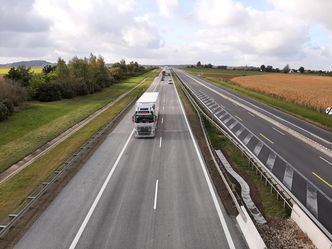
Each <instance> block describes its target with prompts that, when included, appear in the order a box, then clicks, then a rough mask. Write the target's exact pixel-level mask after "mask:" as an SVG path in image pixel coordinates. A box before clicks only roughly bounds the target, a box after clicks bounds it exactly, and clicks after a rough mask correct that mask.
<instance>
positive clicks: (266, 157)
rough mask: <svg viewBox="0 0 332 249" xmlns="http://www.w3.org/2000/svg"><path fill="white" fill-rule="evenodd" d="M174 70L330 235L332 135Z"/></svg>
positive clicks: (331, 219)
mask: <svg viewBox="0 0 332 249" xmlns="http://www.w3.org/2000/svg"><path fill="white" fill-rule="evenodd" d="M176 73H177V74H178V76H179V77H180V79H181V80H182V81H183V82H184V83H185V84H186V85H187V86H188V87H189V88H190V89H191V90H192V91H193V92H194V93H195V95H196V96H197V97H198V98H199V100H200V101H201V103H202V104H203V105H205V106H206V108H207V109H209V111H210V112H211V113H213V114H214V117H215V118H216V120H217V121H218V122H219V123H221V124H223V125H224V126H225V127H227V129H228V130H229V131H230V132H231V133H233V134H234V135H235V136H236V137H237V138H238V139H239V141H241V143H243V145H244V146H246V147H247V148H248V149H249V150H250V151H251V152H252V153H254V154H255V155H256V156H257V158H258V159H259V160H260V161H261V162H262V163H263V164H264V165H265V166H266V168H267V169H268V170H270V171H271V172H272V174H274V175H275V176H276V178H277V179H278V180H279V181H280V183H281V184H283V185H284V186H285V187H286V188H288V189H289V190H290V191H291V193H292V194H293V195H294V196H295V197H296V198H297V199H298V200H299V201H300V202H301V203H302V204H303V206H305V207H306V208H307V209H308V210H309V211H310V213H311V214H312V215H313V216H314V217H315V218H317V219H318V220H319V221H320V222H321V223H322V224H323V225H324V226H325V228H327V230H329V232H330V233H331V232H332V215H331V210H332V157H331V148H332V146H331V145H332V133H331V132H329V131H326V130H323V129H321V128H319V127H316V126H314V125H312V124H309V123H307V122H305V121H303V120H300V119H298V118H295V117H293V116H291V115H288V114H286V113H283V112H281V111H279V110H276V109H274V108H272V107H269V106H267V105H264V104H262V103H259V102H258V101H255V100H252V99H250V98H248V97H244V96H241V95H240V94H238V93H234V92H233V91H230V90H228V89H225V88H223V87H219V86H217V85H215V84H213V83H211V82H209V81H207V80H204V79H201V78H199V77H196V76H193V75H191V74H188V73H186V72H184V71H181V70H176ZM299 137H300V138H299Z"/></svg>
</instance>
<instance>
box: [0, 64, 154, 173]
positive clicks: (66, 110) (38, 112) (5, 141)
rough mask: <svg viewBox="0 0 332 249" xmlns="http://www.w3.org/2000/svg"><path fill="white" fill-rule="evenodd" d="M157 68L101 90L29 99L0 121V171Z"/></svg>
mask: <svg viewBox="0 0 332 249" xmlns="http://www.w3.org/2000/svg"><path fill="white" fill-rule="evenodd" d="M157 74H158V71H157V70H153V71H150V72H147V73H145V74H143V75H140V76H136V77H131V78H129V79H127V80H123V81H121V82H120V83H116V84H113V85H111V86H110V87H108V88H105V89H104V90H103V91H101V92H98V93H94V94H91V95H87V96H80V97H76V98H73V99H65V100H61V101H54V102H49V103H45V102H37V101H30V102H28V103H29V105H30V107H29V108H27V109H26V110H22V111H19V112H17V113H14V115H13V116H11V117H10V118H9V119H8V120H6V121H4V122H0V172H3V171H4V170H6V169H7V168H8V167H9V166H10V165H12V164H13V163H15V162H17V161H19V160H20V159H22V158H23V157H24V156H26V155H28V154H30V153H31V152H33V151H35V150H36V149H37V148H38V147H40V146H41V145H43V144H45V143H46V142H47V141H49V140H52V139H53V138H55V137H56V136H57V135H59V134H61V133H62V132H63V131H65V130H66V129H68V128H69V127H71V126H73V125H74V124H76V123H77V122H79V121H80V120H82V119H84V118H85V117H87V116H88V115H90V114H91V113H93V112H94V111H96V110H98V109H100V108H102V107H103V106H105V105H106V104H107V103H109V102H111V101H112V100H114V99H115V98H117V97H118V96H120V95H121V94H123V93H124V92H126V91H127V90H129V89H130V88H132V87H134V86H135V85H136V84H137V83H139V82H140V81H142V80H143V79H144V78H147V79H148V80H149V79H153V78H154V77H155V76H156V75H157Z"/></svg>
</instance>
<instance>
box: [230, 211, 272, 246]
mask: <svg viewBox="0 0 332 249" xmlns="http://www.w3.org/2000/svg"><path fill="white" fill-rule="evenodd" d="M241 209H242V211H243V213H244V214H245V216H246V219H243V217H242V216H241V215H240V214H239V215H238V216H237V217H236V220H237V222H238V224H239V226H240V228H241V231H242V233H243V235H244V238H245V239H246V241H247V244H248V246H249V248H250V249H266V248H267V247H266V245H265V243H264V241H263V239H262V237H261V235H260V234H259V232H258V231H257V228H256V227H255V225H254V223H253V222H252V220H251V218H250V216H249V214H248V212H247V210H246V209H245V208H244V207H243V206H241Z"/></svg>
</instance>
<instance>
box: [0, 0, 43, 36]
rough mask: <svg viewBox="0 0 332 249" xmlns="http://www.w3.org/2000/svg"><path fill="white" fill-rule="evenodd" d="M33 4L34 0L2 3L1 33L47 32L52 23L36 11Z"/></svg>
mask: <svg viewBox="0 0 332 249" xmlns="http://www.w3.org/2000/svg"><path fill="white" fill-rule="evenodd" d="M33 4H34V0H25V1H20V0H13V1H1V4H0V32H1V31H12V32H44V31H47V30H48V28H49V24H50V23H49V22H48V21H47V20H46V19H45V18H43V17H42V16H41V15H40V14H39V13H38V12H37V11H36V10H35V9H34V5H33ZM1 37H2V36H1Z"/></svg>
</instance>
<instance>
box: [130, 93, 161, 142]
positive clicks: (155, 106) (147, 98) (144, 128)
mask: <svg viewBox="0 0 332 249" xmlns="http://www.w3.org/2000/svg"><path fill="white" fill-rule="evenodd" d="M158 97H159V93H158V92H147V93H143V95H142V96H141V97H140V98H139V99H138V100H137V101H136V106H135V113H134V115H133V117H132V119H133V122H134V129H135V137H155V135H156V130H157V124H158V116H159V98H158Z"/></svg>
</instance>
